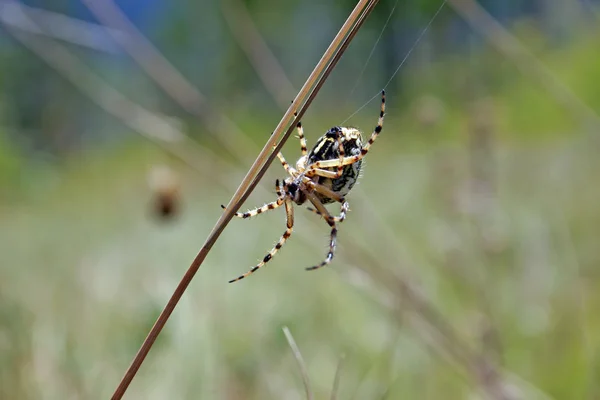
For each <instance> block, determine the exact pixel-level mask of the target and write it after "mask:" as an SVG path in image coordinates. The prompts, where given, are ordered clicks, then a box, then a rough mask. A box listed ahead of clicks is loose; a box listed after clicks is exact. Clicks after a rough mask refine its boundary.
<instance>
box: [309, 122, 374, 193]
mask: <svg viewBox="0 0 600 400" xmlns="http://www.w3.org/2000/svg"><path fill="white" fill-rule="evenodd" d="M338 132H339V133H338ZM338 135H341V140H342V145H343V146H344V156H345V157H352V156H357V155H359V154H360V152H361V149H362V137H361V134H360V131H359V130H358V129H356V128H346V127H338V126H336V127H333V128H331V129H330V130H329V131H328V132H327V133H325V135H323V136H321V137H320V138H319V140H317V143H316V144H315V146H314V147H313V148H312V149H311V151H310V153H309V154H308V161H307V165H311V164H313V163H315V162H317V161H325V160H338V159H339V157H340V148H339V144H338V141H337V137H338ZM361 165H362V161H357V162H355V163H353V164H349V165H345V166H344V168H343V170H342V176H341V177H339V178H335V179H331V178H325V177H321V176H315V177H314V180H315V182H316V183H320V184H321V185H323V186H326V187H328V188H329V189H331V190H333V191H334V192H336V193H338V194H340V195H341V196H346V195H347V194H348V192H350V189H352V187H353V186H354V184H355V183H356V181H357V180H358V176H359V173H360V167H361ZM326 169H328V170H330V171H334V172H335V171H337V168H336V167H333V168H326ZM316 195H317V197H318V198H319V200H321V202H322V203H324V204H326V203H332V202H333V200H332V199H330V198H329V197H325V196H323V195H322V194H319V193H316Z"/></svg>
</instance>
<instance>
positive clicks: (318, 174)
mask: <svg viewBox="0 0 600 400" xmlns="http://www.w3.org/2000/svg"><path fill="white" fill-rule="evenodd" d="M384 114H385V90H382V91H381V111H380V113H379V120H378V121H377V126H376V127H375V129H374V130H373V133H372V134H371V137H370V138H369V141H368V142H367V144H366V145H364V146H363V144H362V136H361V132H360V131H359V130H358V129H356V128H348V127H340V126H334V127H333V128H331V129H329V130H328V131H327V132H326V133H325V134H324V135H323V136H321V137H320V138H319V140H317V143H316V144H315V146H314V147H313V148H312V149H311V150H310V152H308V151H307V148H306V139H305V138H304V130H303V128H302V123H301V122H300V121H298V123H297V125H296V129H297V131H298V138H299V139H300V149H301V151H302V157H300V159H299V160H298V162H297V163H296V167H295V168H293V167H291V166H290V165H289V164H288V163H287V161H286V160H285V158H284V157H283V154H281V153H278V154H277V157H278V158H279V161H280V162H281V165H282V166H283V168H284V169H285V170H286V172H287V173H288V174H289V175H290V176H289V177H288V178H286V179H285V180H283V181H280V180H279V179H277V180H276V181H275V189H276V192H277V200H275V201H273V202H271V203H268V204H265V205H264V206H262V207H260V208H256V209H254V210H249V211H247V212H245V213H236V214H235V216H236V217H239V218H250V217H253V216H255V215H258V214H261V213H263V212H265V211H268V210H274V209H276V208H278V207H281V206H282V205H283V206H285V213H286V230H285V232H284V233H283V235H282V236H281V238H280V239H279V241H278V242H277V244H276V245H275V247H273V248H272V249H271V251H269V252H268V253H267V255H266V256H265V257H264V258H263V260H262V261H261V262H259V263H258V264H257V265H256V266H255V267H253V268H252V269H250V270H249V271H248V272H246V273H245V274H243V275H240V276H239V277H237V278H235V279H232V280H230V281H229V283H233V282H237V281H239V280H241V279H244V278H245V277H247V276H248V275H250V274H252V273H254V272H255V271H256V270H258V269H259V268H262V267H263V266H264V265H265V264H266V263H268V262H269V261H271V259H272V258H273V256H274V255H275V254H276V253H277V252H278V251H279V249H281V248H282V247H283V245H284V244H285V242H286V241H287V240H288V239H289V237H290V236H291V235H292V228H293V226H294V209H293V203H296V204H297V205H302V204H304V203H306V201H308V202H310V203H311V204H312V205H313V206H314V207H315V208H310V207H307V209H308V210H309V211H311V212H314V213H315V214H318V215H321V216H323V217H324V219H325V221H326V222H327V224H329V227H330V228H331V234H330V240H329V251H328V253H327V256H326V257H325V260H323V261H322V262H321V263H320V264H318V265H315V266H313V267H308V268H306V269H307V270H308V271H312V270H316V269H319V268H321V267H324V266H326V265H328V264H329V263H331V260H332V259H333V254H334V252H335V246H336V237H337V231H338V230H337V223H339V222H342V221H343V220H344V219H345V218H346V213H347V212H348V209H349V204H348V202H347V201H346V199H345V196H346V195H347V194H348V192H350V189H352V187H353V186H354V184H355V183H356V180H357V179H358V176H359V173H360V168H361V164H362V159H363V158H364V157H365V156H366V155H367V153H368V152H369V149H370V148H371V145H372V144H373V142H375V139H377V135H379V133H380V132H381V130H382V129H383V116H384ZM333 202H338V203H341V211H340V215H339V216H337V217H334V216H332V215H331V214H330V213H329V211H327V209H326V208H325V206H324V204H328V203H333ZM221 207H222V208H223V209H225V206H224V205H221Z"/></svg>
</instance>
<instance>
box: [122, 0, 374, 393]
mask: <svg viewBox="0 0 600 400" xmlns="http://www.w3.org/2000/svg"><path fill="white" fill-rule="evenodd" d="M368 3H369V2H368V1H367V0H361V1H359V3H358V4H357V5H356V7H355V8H354V10H353V11H352V13H351V14H350V16H349V17H348V19H347V20H346V22H345V23H344V25H343V26H342V28H341V29H340V31H339V32H338V34H337V35H336V37H335V38H334V39H333V41H332V43H331V45H330V46H329V48H328V49H327V51H326V52H325V54H324V55H323V57H322V58H321V60H320V61H319V63H318V64H317V66H316V67H315V69H314V70H313V72H312V73H311V75H310V76H309V78H308V79H307V81H306V83H305V84H304V86H303V87H302V89H301V90H300V93H299V94H298V95H297V96H296V98H295V99H294V105H295V107H297V106H298V105H300V104H302V108H300V110H299V111H298V119H299V118H301V117H302V115H303V114H304V112H305V111H306V108H307V107H308V106H309V105H310V99H308V100H306V102H305V99H307V96H308V94H309V91H310V89H311V88H313V87H317V86H318V84H317V85H316V84H315V82H318V81H319V79H323V76H322V73H323V71H324V70H325V69H326V67H328V66H329V64H330V63H331V62H332V60H333V59H334V56H335V54H336V53H338V52H339V51H340V50H341V46H340V44H341V43H342V42H343V40H344V38H346V36H347V35H348V33H349V32H350V30H351V29H352V28H353V27H354V26H355V24H356V22H357V21H358V20H359V17H361V15H362V14H363V11H364V10H365V9H366V10H367V11H370V10H372V8H373V7H372V6H371V7H370V8H369V7H366V5H367V4H368ZM375 3H376V2H375ZM341 51H343V50H341ZM338 59H339V56H338ZM321 84H322V83H321ZM313 94H316V93H315V92H313ZM293 114H294V110H293V108H292V107H290V108H289V109H288V110H287V112H286V113H285V115H284V116H283V118H282V119H281V121H280V122H279V124H278V125H277V127H276V128H275V131H274V132H273V134H272V135H271V137H270V138H269V140H268V141H267V143H266V144H265V146H264V147H263V149H262V151H261V152H260V154H259V155H258V157H257V159H256V161H255V162H254V164H253V165H252V166H251V167H250V170H249V171H248V173H247V174H246V176H245V177H244V179H243V181H242V183H241V184H240V186H239V187H238V189H237V190H236V192H235V193H234V195H233V197H232V199H231V200H230V201H229V204H228V205H227V208H226V210H225V212H224V213H223V214H222V215H221V217H220V218H219V220H218V221H217V223H216V224H215V226H214V228H213V229H212V231H211V232H210V233H209V235H208V237H207V239H206V241H205V242H204V245H203V246H202V248H201V249H200V251H199V252H198V254H197V256H196V257H195V259H194V260H193V261H192V264H191V265H190V267H189V268H188V270H187V271H186V273H185V275H184V276H183V278H182V279H181V281H180V283H179V285H178V286H177V288H176V289H175V291H174V293H173V295H172V296H171V298H170V299H169V302H168V303H167V305H166V306H165V308H164V310H163V311H162V312H161V314H160V316H159V317H158V319H157V321H156V322H155V324H154V326H153V327H152V329H151V330H150V333H149V334H148V336H147V337H146V339H145V340H144V343H143V344H142V346H141V348H140V349H139V351H138V353H137V354H136V356H135V358H134V360H133V361H132V363H131V365H130V366H129V368H128V369H127V372H126V373H125V375H124V377H123V379H122V380H121V382H120V383H119V385H118V386H117V388H116V390H115V393H114V394H113V396H112V399H114V400H117V399H121V398H122V397H123V394H124V393H125V391H126V390H127V387H128V386H129V384H130V383H131V380H132V379H133V377H134V376H135V374H136V373H137V371H138V369H139V368H140V366H141V364H142V363H143V361H144V359H145V358H146V355H147V354H148V352H149V351H150V349H151V347H152V345H153V344H154V342H155V341H156V338H157V337H158V335H159V334H160V332H161V330H162V328H163V327H164V325H165V324H166V322H167V320H168V319H169V317H170V315H171V313H172V312H173V310H174V309H175V306H176V305H177V303H178V302H179V299H180V298H181V296H182V295H183V293H184V292H185V290H186V288H187V287H188V285H189V283H190V282H191V280H192V278H193V277H194V275H195V274H196V272H197V271H198V269H199V268H200V266H201V265H202V263H203V261H204V259H205V258H206V256H207V254H208V252H209V251H210V249H211V248H212V246H213V245H214V243H215V242H216V241H217V239H218V238H219V236H220V235H221V233H222V232H223V230H224V229H225V227H226V226H227V224H228V223H229V221H231V219H232V218H233V215H234V213H235V212H237V211H238V209H239V208H240V206H241V204H242V202H243V201H244V200H245V198H247V197H248V196H249V195H250V193H251V191H252V189H253V187H254V186H256V184H257V183H258V180H256V179H255V178H257V176H258V174H259V172H260V171H261V169H263V170H266V168H268V166H269V164H270V162H272V161H273V158H274V157H275V152H273V154H272V157H270V158H269V153H271V152H272V149H273V147H274V145H275V144H276V143H277V140H279V138H280V137H281V136H282V133H283V130H284V129H285V127H286V126H289V129H288V131H287V132H286V135H285V136H284V138H283V139H282V140H281V142H280V143H279V145H278V147H279V148H281V146H283V144H284V142H285V140H286V139H287V137H289V135H290V134H291V132H292V130H293V128H294V127H293V125H291V122H292V118H293ZM263 173H264V172H263Z"/></svg>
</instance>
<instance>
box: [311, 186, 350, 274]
mask: <svg viewBox="0 0 600 400" xmlns="http://www.w3.org/2000/svg"><path fill="white" fill-rule="evenodd" d="M306 195H307V197H308V199H309V201H310V202H311V203H312V204H313V205H314V206H315V207H316V209H317V210H316V211H318V213H319V214H321V215H323V217H324V218H325V221H326V222H327V224H329V226H330V227H331V233H330V235H329V251H328V252H327V256H326V257H325V260H323V261H321V263H320V264H318V265H315V266H312V267H307V268H306V270H307V271H313V270H315V269H319V268H322V267H324V266H326V265H328V264H329V263H331V260H333V255H334V254H335V246H336V241H337V225H336V222H337V221H336V217H333V216H331V214H329V212H328V211H327V209H326V208H325V206H324V205H323V203H321V202H320V201H319V199H318V198H317V197H316V196H315V195H314V194H312V193H307V194H306ZM345 204H348V203H346V202H345V203H344V205H345ZM344 205H342V210H344ZM340 217H341V215H340ZM345 217H346V214H345V212H344V211H343V218H345ZM343 218H342V220H343ZM340 222H341V221H340Z"/></svg>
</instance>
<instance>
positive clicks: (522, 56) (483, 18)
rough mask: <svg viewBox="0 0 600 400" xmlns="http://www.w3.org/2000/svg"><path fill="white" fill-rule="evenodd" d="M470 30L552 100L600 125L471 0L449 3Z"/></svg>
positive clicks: (585, 108) (517, 41)
mask: <svg viewBox="0 0 600 400" xmlns="http://www.w3.org/2000/svg"><path fill="white" fill-rule="evenodd" d="M448 3H450V5H452V7H453V8H454V10H455V11H456V12H457V13H458V14H459V15H461V16H462V17H463V18H464V19H465V21H466V22H467V23H468V24H469V25H471V27H472V28H473V29H474V30H475V31H477V32H479V33H480V34H481V35H483V36H485V37H486V38H487V39H488V40H489V41H490V42H491V43H492V44H493V45H494V46H495V47H496V48H498V50H499V51H500V52H501V53H502V54H504V55H505V56H506V57H508V58H509V59H510V60H511V61H512V62H513V63H514V64H515V65H516V66H517V68H519V69H520V70H521V72H523V73H524V74H526V75H527V76H529V77H531V78H533V79H535V80H538V81H539V82H540V83H541V84H542V85H543V86H544V87H545V88H546V90H548V92H550V93H551V94H552V95H553V96H554V98H555V99H556V100H557V101H558V102H560V103H561V104H562V105H563V106H565V107H566V108H567V109H569V110H571V112H572V113H573V114H574V115H576V116H577V117H578V118H582V119H583V121H586V122H588V123H589V124H590V125H591V126H593V127H598V126H600V117H598V114H596V112H595V111H594V110H593V109H592V108H590V107H589V106H588V105H587V104H586V103H584V102H583V101H582V100H581V99H580V98H579V97H577V96H576V95H575V94H574V93H573V92H572V91H571V89H569V88H568V87H567V86H566V85H565V84H563V83H562V82H561V81H560V80H559V79H558V78H557V77H556V76H555V75H554V74H553V73H552V71H550V69H548V68H547V67H546V66H545V65H544V64H542V62H540V60H538V59H537V58H536V57H535V55H533V54H532V53H531V52H530V51H529V50H527V48H525V46H523V45H522V44H521V43H520V42H519V40H518V39H517V38H516V37H514V36H513V35H511V34H510V33H509V32H508V31H507V30H506V29H504V27H503V26H502V25H501V24H500V23H499V22H498V21H496V20H495V19H494V18H493V17H492V16H491V15H490V14H489V13H488V12H487V11H485V10H484V9H483V8H482V7H481V6H480V5H479V4H478V3H477V2H475V1H474V0H448Z"/></svg>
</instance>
